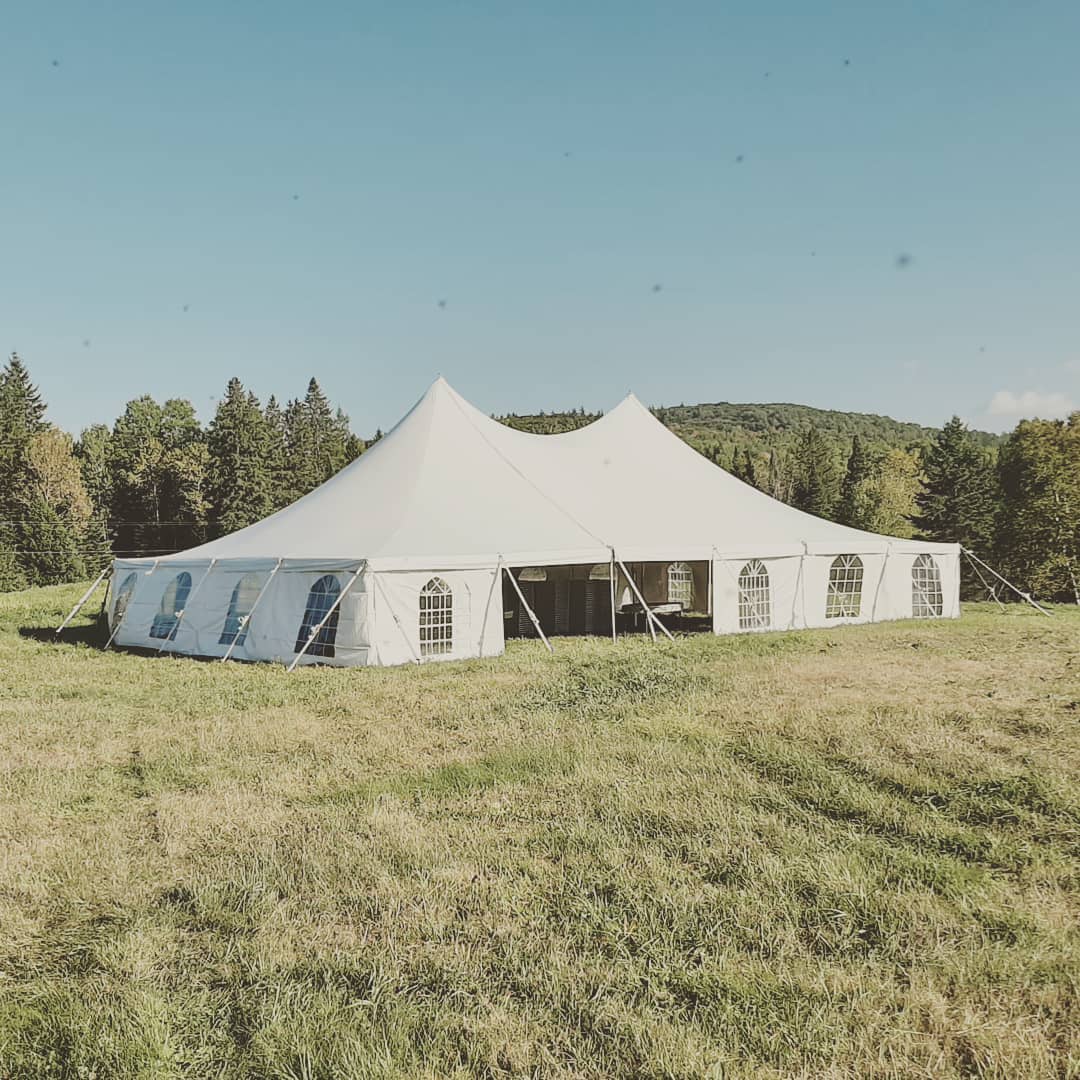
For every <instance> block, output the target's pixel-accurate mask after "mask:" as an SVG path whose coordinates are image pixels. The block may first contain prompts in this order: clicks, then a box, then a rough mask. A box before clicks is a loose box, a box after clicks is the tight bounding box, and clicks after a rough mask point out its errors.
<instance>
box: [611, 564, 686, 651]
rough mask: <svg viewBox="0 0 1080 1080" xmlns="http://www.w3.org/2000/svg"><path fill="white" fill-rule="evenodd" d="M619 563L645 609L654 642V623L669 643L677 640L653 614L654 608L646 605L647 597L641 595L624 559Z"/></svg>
mask: <svg viewBox="0 0 1080 1080" xmlns="http://www.w3.org/2000/svg"><path fill="white" fill-rule="evenodd" d="M618 562H619V566H620V568H621V569H622V572H623V573H624V574H625V575H626V580H627V581H629V582H630V588H631V589H633V590H634V595H635V596H636V597H637V598H638V603H639V604H641V606H642V607H643V608H644V609H645V615H646V618H647V619H648V620H649V621H650V625H649V629H650V630H651V631H652V636H653V641H655V640H656V631H655V630H653V629H652V623H655V624H656V625H657V626H659V627H660V630H661V631H662V632H663V634H664V636H665V637H666V638H667V639H668V641H674V640H675V639H674V638H673V637H672V636H671V631H669V630H668V628H667V627H666V626H665V625H664V624H663V623H662V622H661V621H660V620H659V619H658V618H657V617H656V616H655V615H654V614H653V612H652V608H651V607H649V605H648V604H646V603H645V597H644V596H642V595H641V590H640V589H639V588H638V587H637V583H636V582H635V581H634V579H633V578H632V577H631V576H630V571H629V570H627V569H626V563H624V562H623V561H622V559H619V560H618Z"/></svg>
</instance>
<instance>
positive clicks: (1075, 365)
mask: <svg viewBox="0 0 1080 1080" xmlns="http://www.w3.org/2000/svg"><path fill="white" fill-rule="evenodd" d="M1061 366H1062V368H1064V370H1065V371H1071V372H1072V373H1073V374H1074V375H1080V359H1076V360H1066V361H1065V363H1064V364H1062V365H1061Z"/></svg>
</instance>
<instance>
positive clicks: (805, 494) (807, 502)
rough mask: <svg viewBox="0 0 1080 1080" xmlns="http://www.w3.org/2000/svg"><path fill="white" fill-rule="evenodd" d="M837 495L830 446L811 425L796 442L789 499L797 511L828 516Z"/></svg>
mask: <svg viewBox="0 0 1080 1080" xmlns="http://www.w3.org/2000/svg"><path fill="white" fill-rule="evenodd" d="M839 497H840V477H839V470H838V469H837V465H836V460H835V458H834V457H833V453H832V448H831V447H830V446H829V444H828V443H827V442H826V440H825V438H824V436H823V435H822V434H821V432H820V431H818V429H817V428H816V427H814V426H813V425H811V426H810V427H808V428H807V429H806V430H805V432H803V436H802V438H801V439H800V441H799V445H798V448H797V450H796V456H795V477H794V485H793V491H792V502H793V504H794V505H795V506H797V507H798V508H799V509H800V510H805V511H806V512H807V513H808V514H815V515H817V516H818V517H823V518H831V517H832V515H833V511H834V510H835V508H836V503H837V500H838V499H839Z"/></svg>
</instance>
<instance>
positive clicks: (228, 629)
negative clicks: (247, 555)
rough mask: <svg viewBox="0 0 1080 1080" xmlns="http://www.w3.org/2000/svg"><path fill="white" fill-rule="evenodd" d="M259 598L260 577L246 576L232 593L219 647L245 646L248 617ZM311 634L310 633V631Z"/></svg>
mask: <svg viewBox="0 0 1080 1080" xmlns="http://www.w3.org/2000/svg"><path fill="white" fill-rule="evenodd" d="M258 597H259V577H258V575H257V574H245V575H244V576H243V577H242V578H241V579H240V580H239V581H238V582H237V583H236V586H235V587H234V589H233V591H232V597H231V599H230V600H229V611H228V613H227V614H226V616H225V626H224V627H223V629H222V631H221V637H219V638H218V644H219V645H237V646H240V645H243V644H244V641H245V639H246V638H247V632H248V627H247V624H248V616H249V615H250V614H251V609H252V607H253V605H254V604H255V601H256V600H257V599H258ZM309 633H310V631H309Z"/></svg>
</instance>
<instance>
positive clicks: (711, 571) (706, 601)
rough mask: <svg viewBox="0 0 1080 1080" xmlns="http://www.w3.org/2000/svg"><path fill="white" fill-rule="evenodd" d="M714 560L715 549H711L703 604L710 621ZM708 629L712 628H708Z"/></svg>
mask: <svg viewBox="0 0 1080 1080" xmlns="http://www.w3.org/2000/svg"><path fill="white" fill-rule="evenodd" d="M715 558H716V548H713V549H712V552H711V553H710V554H709V584H708V586H707V593H708V595H707V596H706V597H705V603H706V604H707V605H708V610H707V611H706V612H705V614H706V615H708V616H709V618H710V619H712V613H713V560H714V559H715ZM710 629H712V628H711V627H710Z"/></svg>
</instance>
